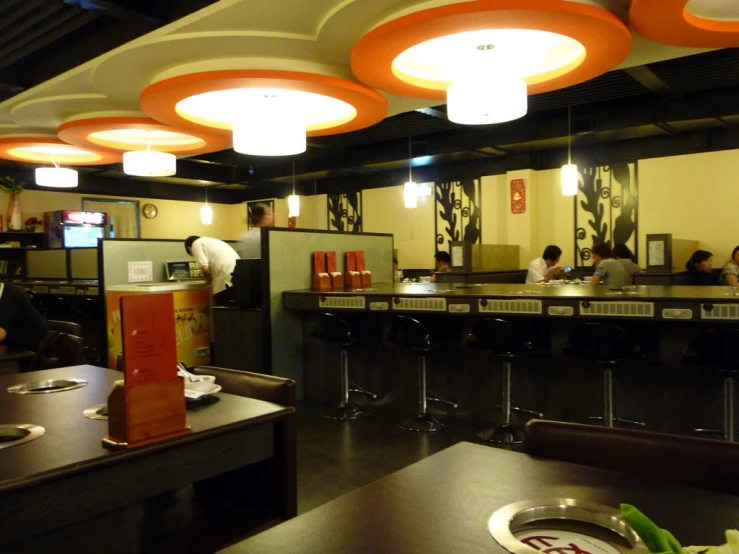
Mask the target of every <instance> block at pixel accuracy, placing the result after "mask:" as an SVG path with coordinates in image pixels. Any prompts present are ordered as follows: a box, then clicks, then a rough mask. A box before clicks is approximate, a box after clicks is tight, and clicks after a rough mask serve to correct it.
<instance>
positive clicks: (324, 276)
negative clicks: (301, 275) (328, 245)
mask: <svg viewBox="0 0 739 554" xmlns="http://www.w3.org/2000/svg"><path fill="white" fill-rule="evenodd" d="M313 290H331V277H330V276H329V274H328V273H327V272H326V261H325V254H324V252H321V251H316V252H313Z"/></svg>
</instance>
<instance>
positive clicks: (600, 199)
mask: <svg viewBox="0 0 739 554" xmlns="http://www.w3.org/2000/svg"><path fill="white" fill-rule="evenodd" d="M638 189H639V169H638V164H637V162H633V163H626V162H622V163H615V164H611V165H604V166H587V167H583V168H582V169H581V171H580V184H579V192H578V195H577V196H576V197H575V262H576V265H578V266H584V265H590V259H591V258H592V251H591V249H592V247H593V245H595V244H599V243H605V242H608V243H610V244H611V246H613V245H615V244H625V245H627V246H628V247H629V248H630V249H631V251H632V252H633V253H634V256H638V254H639V252H638V247H639V241H638V221H639V206H638Z"/></svg>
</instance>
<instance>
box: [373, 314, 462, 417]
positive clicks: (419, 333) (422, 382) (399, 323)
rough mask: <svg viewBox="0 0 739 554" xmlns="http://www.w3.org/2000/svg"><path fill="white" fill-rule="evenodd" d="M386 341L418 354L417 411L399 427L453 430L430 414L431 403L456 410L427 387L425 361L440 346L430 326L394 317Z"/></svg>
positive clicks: (412, 319) (454, 405) (411, 319)
mask: <svg viewBox="0 0 739 554" xmlns="http://www.w3.org/2000/svg"><path fill="white" fill-rule="evenodd" d="M387 340H388V341H390V342H392V343H395V344H397V345H399V346H402V347H404V348H408V349H410V350H413V351H414V352H417V353H418V412H417V413H416V415H414V416H411V417H409V418H407V419H404V420H403V421H400V422H398V423H396V426H397V427H399V428H401V429H405V430H406V431H419V432H431V431H441V430H442V429H446V428H448V427H450V426H451V423H449V422H448V421H446V420H444V419H442V418H439V417H437V416H435V415H432V414H430V413H429V412H428V402H429V401H431V402H440V403H442V404H446V405H447V406H451V407H453V408H456V407H457V405H456V404H455V403H453V402H449V401H448V400H444V399H443V398H440V397H439V396H438V395H436V394H433V393H430V391H428V388H427V384H426V382H427V375H426V358H427V356H428V355H429V353H430V352H431V351H432V349H434V348H435V347H437V346H439V344H440V341H438V340H435V339H434V338H433V337H432V331H431V329H430V328H429V327H428V326H427V325H424V324H423V323H421V322H420V321H418V320H417V319H414V318H412V317H408V316H404V315H399V316H395V318H394V319H393V325H392V328H391V330H390V334H389V335H388V337H387ZM430 394H431V395H430Z"/></svg>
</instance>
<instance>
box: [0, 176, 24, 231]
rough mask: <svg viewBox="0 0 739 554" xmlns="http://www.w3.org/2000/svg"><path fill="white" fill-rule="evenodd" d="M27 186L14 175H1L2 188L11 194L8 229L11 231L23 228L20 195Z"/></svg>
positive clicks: (0, 185)
mask: <svg viewBox="0 0 739 554" xmlns="http://www.w3.org/2000/svg"><path fill="white" fill-rule="evenodd" d="M25 186H26V183H24V182H23V181H19V180H18V179H14V178H13V177H0V188H2V190H3V192H6V193H8V194H9V195H10V204H9V205H8V229H9V230H11V231H20V230H21V229H22V228H23V216H22V215H21V204H20V200H19V198H18V197H19V196H20V193H21V192H23V188H24V187H25Z"/></svg>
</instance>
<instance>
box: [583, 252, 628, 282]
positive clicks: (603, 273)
mask: <svg viewBox="0 0 739 554" xmlns="http://www.w3.org/2000/svg"><path fill="white" fill-rule="evenodd" d="M592 252H593V261H594V262H595V273H594V274H593V279H592V281H590V283H591V284H592V285H593V286H597V285H599V284H600V283H604V284H606V285H608V286H611V287H623V286H625V285H630V284H631V275H629V274H628V273H627V272H626V269H624V266H623V265H622V264H621V262H620V261H618V260H616V259H614V258H613V253H612V252H611V247H610V246H609V245H608V244H596V245H595V246H593V250H592Z"/></svg>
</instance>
